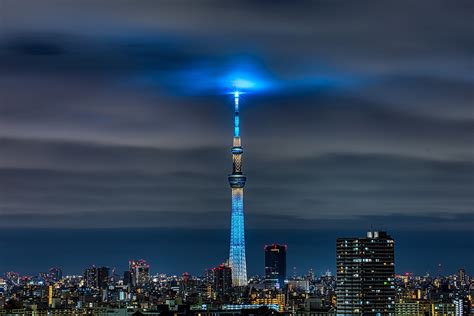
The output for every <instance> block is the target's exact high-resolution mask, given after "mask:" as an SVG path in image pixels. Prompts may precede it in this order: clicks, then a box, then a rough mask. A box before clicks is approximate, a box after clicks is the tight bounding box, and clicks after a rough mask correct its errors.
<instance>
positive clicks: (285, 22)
mask: <svg viewBox="0 0 474 316" xmlns="http://www.w3.org/2000/svg"><path fill="white" fill-rule="evenodd" d="M0 6H1V7H0V12H1V13H0V14H1V15H2V24H1V26H0V28H1V30H2V32H1V34H0V36H1V37H0V147H1V148H2V150H1V152H2V154H1V155H0V174H1V175H0V185H1V188H2V189H1V191H0V192H1V199H0V218H1V220H0V226H2V227H75V228H92V227H94V228H96V227H195V228H196V226H197V227H202V228H215V227H222V226H225V225H227V223H228V220H229V204H230V192H229V188H228V184H227V183H226V174H227V173H228V172H229V171H230V168H231V162H230V161H231V160H230V152H229V150H228V149H229V147H230V144H231V136H232V130H231V129H232V126H231V124H232V112H231V111H232V108H231V101H232V100H231V99H230V98H229V97H228V96H227V95H226V94H225V93H226V92H228V91H229V90H230V89H232V83H233V82H235V80H241V81H240V82H244V81H245V82H248V83H249V84H248V86H247V90H248V91H247V92H248V93H247V94H245V95H243V98H242V137H243V145H244V150H245V157H244V159H245V162H244V169H245V171H246V173H247V174H248V177H249V180H248V185H247V189H246V195H245V199H246V208H247V213H248V217H247V220H248V225H249V227H253V228H261V227H265V228H288V227H290V228H328V227H330V228H336V229H337V228H344V227H354V226H358V227H360V228H361V229H365V228H367V226H368V225H375V226H383V225H386V227H387V228H397V229H400V228H402V229H403V228H407V229H441V228H442V229H465V230H470V229H472V227H473V226H472V225H473V224H474V218H473V212H474V210H473V208H472V205H474V203H473V202H474V102H473V101H474V93H473V91H474V75H473V74H474V71H473V70H474V69H473V57H472V56H474V45H473V41H472V39H471V36H472V34H473V31H474V26H473V24H472V20H474V16H473V14H472V12H474V10H472V9H473V8H472V2H467V1H466V2H457V3H456V4H454V3H449V2H444V1H439V2H438V1H434V2H433V1H430V2H417V3H410V4H401V3H398V4H388V3H380V2H372V1H367V2H363V3H362V2H358V3H357V4H356V3H346V4H341V3H339V4H336V3H335V2H324V1H320V2H314V1H308V2H305V3H302V4H301V5H299V6H289V5H287V4H285V3H284V2H274V1H263V2H260V3H259V4H258V5H256V4H254V3H253V2H250V1H249V2H245V1H243V2H239V3H238V4H237V3H230V2H229V3H222V2H212V1H207V2H199V4H197V3H194V2H190V1H179V2H176V1H175V2H171V1H169V2H155V1H142V2H140V3H134V4H133V5H132V4H131V3H130V2H128V1H113V2H101V3H100V4H98V3H93V2H81V3H80V4H79V3H76V2H64V1H41V3H40V2H37V1H22V3H21V4H20V3H18V2H12V1H10V2H2V3H1V4H0ZM250 83H251V84H250ZM211 219H212V220H211Z"/></svg>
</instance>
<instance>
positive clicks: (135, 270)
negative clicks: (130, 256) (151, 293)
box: [128, 259, 150, 287]
mask: <svg viewBox="0 0 474 316" xmlns="http://www.w3.org/2000/svg"><path fill="white" fill-rule="evenodd" d="M128 266H129V270H130V275H131V281H132V282H131V285H132V286H133V287H144V286H146V285H147V284H148V281H149V280H150V265H149V264H148V263H147V262H146V261H145V260H143V259H140V260H130V261H129V262H128Z"/></svg>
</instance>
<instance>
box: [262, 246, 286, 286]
mask: <svg viewBox="0 0 474 316" xmlns="http://www.w3.org/2000/svg"><path fill="white" fill-rule="evenodd" d="M286 250H287V246H286V245H278V244H273V245H265V279H267V280H275V281H276V287H278V288H283V286H284V285H285V279H286Z"/></svg>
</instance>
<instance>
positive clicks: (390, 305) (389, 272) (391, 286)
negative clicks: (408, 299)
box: [336, 232, 395, 316]
mask: <svg viewBox="0 0 474 316" xmlns="http://www.w3.org/2000/svg"><path fill="white" fill-rule="evenodd" d="M336 244H337V246H336V248H337V250H336V265H337V278H336V297H337V315H341V316H346V315H347V316H348V315H351V316H354V315H361V316H362V315H369V316H382V315H384V316H392V315H395V267H394V240H393V238H392V237H390V236H389V235H388V234H387V233H386V232H368V233H367V237H363V238H338V239H337V242H336Z"/></svg>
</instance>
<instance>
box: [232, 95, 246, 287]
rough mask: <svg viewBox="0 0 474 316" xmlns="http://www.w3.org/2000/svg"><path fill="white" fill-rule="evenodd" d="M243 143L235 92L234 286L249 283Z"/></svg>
mask: <svg viewBox="0 0 474 316" xmlns="http://www.w3.org/2000/svg"><path fill="white" fill-rule="evenodd" d="M242 153H243V149H242V145H241V141H240V117H239V92H238V91H236V92H234V141H233V146H232V162H233V164H232V165H233V167H232V174H231V175H229V177H228V179H229V184H230V187H231V188H232V214H231V227H230V253H229V264H230V267H231V269H232V284H233V286H245V285H247V263H246V259H245V224H244V186H245V181H246V180H247V177H246V176H245V175H244V174H243V173H242Z"/></svg>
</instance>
